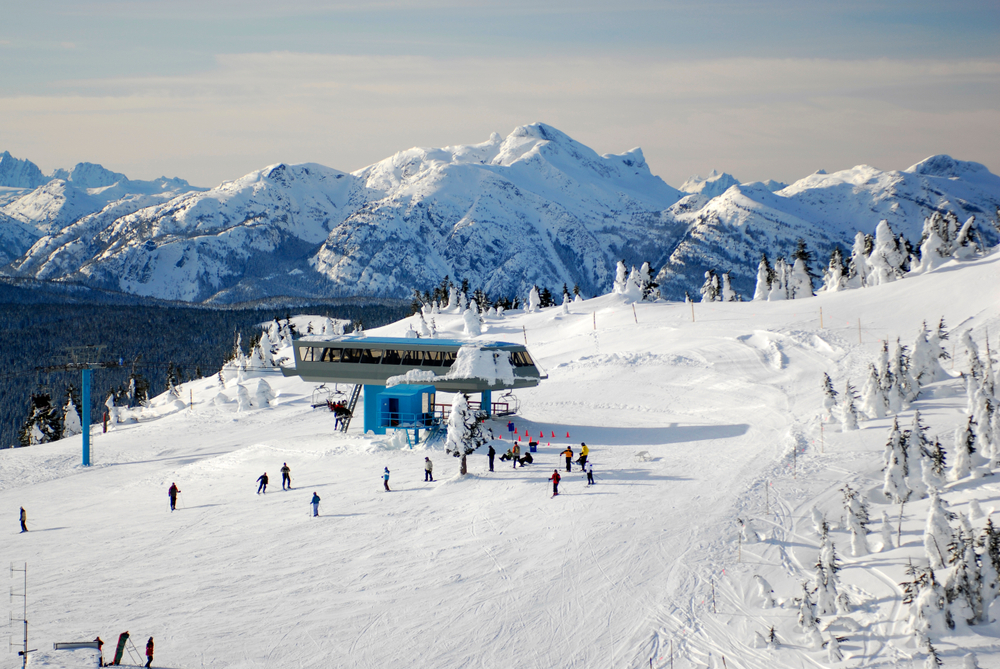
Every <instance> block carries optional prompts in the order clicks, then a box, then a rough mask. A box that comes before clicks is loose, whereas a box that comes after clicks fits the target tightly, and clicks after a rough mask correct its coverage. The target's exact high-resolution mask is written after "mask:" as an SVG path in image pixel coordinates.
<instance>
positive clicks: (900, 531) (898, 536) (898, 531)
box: [896, 502, 906, 548]
mask: <svg viewBox="0 0 1000 669" xmlns="http://www.w3.org/2000/svg"><path fill="white" fill-rule="evenodd" d="M905 505H906V502H902V503H901V504H900V505H899V524H898V525H897V526H896V547H897V548H898V547H899V546H901V545H902V541H903V507H904V506H905Z"/></svg>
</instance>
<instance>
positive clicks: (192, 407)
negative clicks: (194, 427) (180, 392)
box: [188, 389, 194, 411]
mask: <svg viewBox="0 0 1000 669" xmlns="http://www.w3.org/2000/svg"><path fill="white" fill-rule="evenodd" d="M188 392H189V393H191V395H190V397H191V399H190V401H189V406H190V407H191V411H194V390H192V389H188Z"/></svg>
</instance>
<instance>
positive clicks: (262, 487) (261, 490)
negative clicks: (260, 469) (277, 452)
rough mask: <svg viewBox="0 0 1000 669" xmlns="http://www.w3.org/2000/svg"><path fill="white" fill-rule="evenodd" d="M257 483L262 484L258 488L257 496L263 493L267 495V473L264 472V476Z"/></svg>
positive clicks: (259, 477)
mask: <svg viewBox="0 0 1000 669" xmlns="http://www.w3.org/2000/svg"><path fill="white" fill-rule="evenodd" d="M257 481H259V482H260V485H259V486H257V494H258V495H259V494H261V493H264V494H267V472H264V473H263V474H261V475H260V476H258V477H257Z"/></svg>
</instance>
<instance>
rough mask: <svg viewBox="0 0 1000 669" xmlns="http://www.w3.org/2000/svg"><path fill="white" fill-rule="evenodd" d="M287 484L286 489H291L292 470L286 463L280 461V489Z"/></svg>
mask: <svg viewBox="0 0 1000 669" xmlns="http://www.w3.org/2000/svg"><path fill="white" fill-rule="evenodd" d="M286 483H287V484H288V489H289V490H291V489H292V470H291V469H289V468H288V463H287V462H283V463H281V489H282V490H284V489H285V484H286Z"/></svg>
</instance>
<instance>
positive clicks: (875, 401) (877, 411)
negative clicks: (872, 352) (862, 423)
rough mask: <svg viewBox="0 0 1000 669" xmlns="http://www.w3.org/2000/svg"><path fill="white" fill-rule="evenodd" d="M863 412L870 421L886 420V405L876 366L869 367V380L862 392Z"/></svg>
mask: <svg viewBox="0 0 1000 669" xmlns="http://www.w3.org/2000/svg"><path fill="white" fill-rule="evenodd" d="M861 411H862V412H863V413H864V414H865V416H867V417H868V418H869V419H872V420H874V419H876V418H885V416H886V403H885V396H884V395H883V394H882V386H881V384H880V383H879V378H878V370H876V369H875V365H869V366H868V379H867V380H866V381H865V386H864V388H862V390H861Z"/></svg>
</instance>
